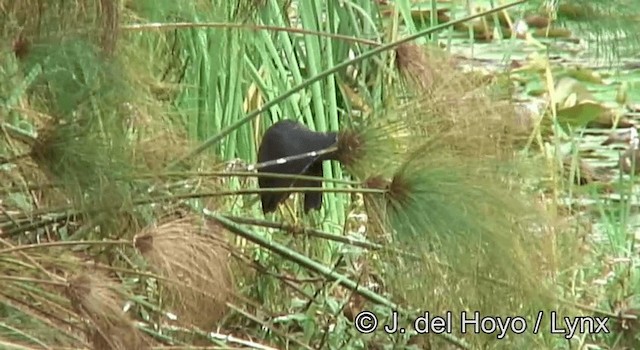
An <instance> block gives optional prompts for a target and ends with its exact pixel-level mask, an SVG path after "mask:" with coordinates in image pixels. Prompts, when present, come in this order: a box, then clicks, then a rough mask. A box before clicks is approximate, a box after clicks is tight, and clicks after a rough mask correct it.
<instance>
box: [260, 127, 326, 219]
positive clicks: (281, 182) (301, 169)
mask: <svg viewBox="0 0 640 350" xmlns="http://www.w3.org/2000/svg"><path fill="white" fill-rule="evenodd" d="M337 138H338V134H337V133H336V132H327V133H323V132H315V131H311V130H309V129H308V128H307V127H306V126H304V125H303V124H301V123H298V122H296V121H293V120H282V121H279V122H277V123H275V124H273V125H272V126H270V127H269V128H268V129H267V131H266V132H265V133H264V136H263V137H262V142H261V143H260V148H259V150H258V163H264V162H270V161H273V162H275V164H270V165H267V166H264V167H260V168H258V172H260V173H278V174H286V175H304V176H319V177H321V176H322V162H323V161H325V160H332V159H336V158H335V157H336V154H337V151H332V152H328V153H324V154H320V155H310V156H306V157H303V158H300V159H294V160H281V159H282V158H285V157H291V156H296V155H301V154H305V153H309V152H318V151H322V150H325V149H329V148H330V147H332V146H335V145H336V144H337ZM258 185H259V186H260V188H262V189H266V188H277V187H322V182H320V181H310V180H295V179H283V178H274V177H267V176H260V177H258ZM290 194H291V192H263V193H261V194H260V199H261V201H262V212H263V213H265V214H266V213H270V212H273V211H275V210H276V208H277V207H278V204H279V203H280V202H282V201H284V200H285V199H286V198H287V197H289V195H290ZM321 206H322V193H321V192H305V193H304V212H305V213H308V212H309V211H310V210H311V209H320V207H321Z"/></svg>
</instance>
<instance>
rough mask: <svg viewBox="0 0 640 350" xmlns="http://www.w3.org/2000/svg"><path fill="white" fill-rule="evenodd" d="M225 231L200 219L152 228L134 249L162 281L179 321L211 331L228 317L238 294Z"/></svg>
mask: <svg viewBox="0 0 640 350" xmlns="http://www.w3.org/2000/svg"><path fill="white" fill-rule="evenodd" d="M224 232H225V231H224V230H223V229H222V227H220V226H219V225H217V224H214V223H211V222H204V221H203V220H201V219H200V218H199V217H197V216H195V215H188V216H186V217H184V218H178V219H173V220H171V221H167V222H165V223H163V224H160V225H159V226H157V227H147V228H145V229H143V230H142V231H141V232H140V233H139V234H137V235H136V237H135V238H134V245H135V246H136V248H137V249H138V250H139V251H140V253H141V254H142V255H143V256H144V258H145V259H146V260H147V262H148V263H149V264H150V266H151V267H152V269H154V270H155V271H156V273H158V274H159V275H160V276H162V277H164V278H166V281H161V282H160V283H161V285H162V287H163V289H164V291H165V293H166V294H165V301H166V303H167V306H168V307H169V308H170V309H172V310H173V311H174V312H176V313H177V315H178V319H179V320H181V321H179V322H180V323H183V324H186V325H195V326H197V327H199V328H200V329H202V330H205V331H206V330H211V329H213V328H215V327H216V326H217V324H218V323H219V322H220V321H221V320H222V318H223V317H224V316H225V315H226V314H227V306H226V302H228V301H229V300H230V299H231V298H232V296H233V295H234V292H235V288H234V280H233V275H232V273H231V270H230V268H229V251H228V247H227V243H226V240H225V237H224V236H223V234H224Z"/></svg>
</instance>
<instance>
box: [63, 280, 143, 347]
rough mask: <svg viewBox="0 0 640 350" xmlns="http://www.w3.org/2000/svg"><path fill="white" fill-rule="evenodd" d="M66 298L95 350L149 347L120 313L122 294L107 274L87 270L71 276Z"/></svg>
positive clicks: (127, 318)
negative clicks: (84, 325) (83, 324)
mask: <svg viewBox="0 0 640 350" xmlns="http://www.w3.org/2000/svg"><path fill="white" fill-rule="evenodd" d="M65 294H66V295H67V297H68V298H69V300H70V301H71V305H72V306H73V308H74V310H75V311H76V312H77V313H78V315H79V316H80V317H81V318H83V319H84V320H85V322H86V334H87V338H89V340H90V342H91V343H92V344H93V349H95V350H130V349H149V348H150V347H149V346H150V342H149V340H148V339H147V338H146V337H145V336H144V335H143V334H142V333H141V332H140V331H139V330H138V329H137V328H136V327H135V325H134V324H133V322H132V321H131V320H130V319H129V317H128V316H127V315H126V314H125V313H124V312H123V310H122V307H123V298H122V297H121V295H122V293H121V291H119V290H118V285H117V284H116V283H115V282H113V281H111V280H110V279H109V278H108V277H107V276H105V275H103V274H101V273H97V271H91V273H89V272H85V273H81V274H78V275H75V276H72V277H71V278H69V280H68V286H67V288H66V293H65Z"/></svg>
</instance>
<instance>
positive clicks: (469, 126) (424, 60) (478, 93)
mask: <svg viewBox="0 0 640 350" xmlns="http://www.w3.org/2000/svg"><path fill="white" fill-rule="evenodd" d="M396 68H397V70H398V73H399V75H400V77H401V78H402V80H403V81H404V82H405V84H404V88H402V89H401V90H402V92H403V93H404V95H405V96H406V97H405V98H403V99H401V100H400V101H399V102H400V103H399V106H398V108H397V109H398V110H399V111H402V114H403V115H402V118H403V120H404V121H405V122H406V123H407V124H410V125H412V129H411V134H413V135H414V137H419V136H421V135H422V136H427V137H429V138H430V139H433V136H435V135H437V136H438V142H439V143H440V147H442V148H446V149H451V150H455V151H456V152H460V153H462V154H465V155H471V156H497V157H505V156H507V157H510V156H511V155H512V152H513V148H514V146H515V145H516V142H518V141H519V140H520V138H522V137H523V136H522V135H516V134H515V133H514V132H511V131H509V130H513V129H515V128H514V126H515V125H516V124H517V122H518V121H517V119H516V117H515V116H516V112H515V106H514V104H513V102H512V99H511V98H510V94H511V90H510V89H509V87H508V85H506V84H505V83H506V82H508V79H506V78H503V77H501V76H499V75H479V74H477V73H473V72H471V73H467V72H465V69H464V68H463V67H461V66H460V65H459V64H457V62H456V61H455V60H454V59H452V58H451V57H450V56H448V55H447V54H446V53H444V52H443V51H442V50H440V49H438V48H431V47H421V46H418V45H413V44H412V45H404V46H400V47H399V48H398V49H397V50H396Z"/></svg>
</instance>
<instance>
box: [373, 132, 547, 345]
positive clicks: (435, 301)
mask: <svg viewBox="0 0 640 350" xmlns="http://www.w3.org/2000/svg"><path fill="white" fill-rule="evenodd" d="M435 145H436V144H434V143H431V144H429V143H428V144H427V145H426V146H424V147H423V148H420V149H418V150H417V151H415V152H413V153H411V154H410V155H409V156H408V157H407V158H406V159H405V162H404V164H403V165H402V166H401V167H400V168H399V169H398V170H397V171H396V173H395V175H394V176H393V177H392V178H390V179H388V180H387V179H385V178H384V177H372V178H370V179H369V180H368V181H367V182H366V185H367V186H368V187H373V188H386V189H387V191H388V193H387V194H386V195H385V196H384V197H385V198H384V199H381V198H379V197H374V196H373V195H367V196H365V201H366V203H367V209H368V212H369V217H370V218H372V219H374V222H376V223H378V224H379V225H380V226H381V228H382V231H383V232H392V233H393V237H392V238H391V240H392V242H393V244H394V245H395V246H399V247H401V248H402V249H404V250H405V251H408V252H410V253H412V257H411V258H406V257H402V256H398V255H397V253H394V252H390V253H388V254H387V253H383V254H382V265H384V266H383V267H381V268H383V269H384V270H385V271H387V274H386V276H387V278H388V279H387V281H386V282H387V283H388V285H387V286H388V288H389V289H391V292H392V293H393V294H396V295H397V297H399V298H400V299H402V300H404V302H405V303H407V304H409V307H413V308H416V309H421V310H424V309H426V310H430V311H432V312H433V313H444V312H445V311H452V312H454V315H458V316H459V314H460V311H464V310H467V311H468V310H473V311H475V310H478V311H480V312H481V313H483V314H484V315H505V316H509V315H523V316H525V317H532V316H533V315H534V313H535V312H536V311H537V310H548V309H552V308H553V306H555V305H554V303H553V302H549V300H550V299H549V297H550V296H552V295H553V293H552V288H551V287H550V286H549V285H547V284H546V283H544V282H543V281H545V277H546V276H547V273H549V272H550V270H549V269H548V268H552V267H550V266H546V267H544V266H542V264H541V261H543V260H545V259H549V256H545V254H547V253H548V252H546V251H545V250H544V249H543V248H542V247H541V246H542V245H543V244H544V243H543V242H541V240H542V239H544V232H545V216H544V215H543V213H540V212H539V211H538V210H537V209H536V208H535V207H533V206H531V205H529V201H528V200H527V198H525V197H523V196H521V195H520V193H519V191H518V188H517V187H515V186H513V185H512V184H509V183H507V182H506V181H504V180H503V179H501V178H500V173H499V172H496V170H495V167H494V166H493V165H492V163H491V162H488V163H486V162H485V161H480V160H477V159H471V158H463V157H460V156H453V155H452V153H451V152H447V151H443V150H442V149H440V148H438V147H435ZM554 267H555V266H554ZM531 285H536V288H531ZM395 286H398V287H395ZM456 317H457V316H456ZM474 339H475V340H474V342H477V345H478V346H480V345H481V344H483V343H484V342H489V341H491V340H490V339H489V337H483V336H480V337H475V338H474ZM493 339H495V338H493ZM513 344H516V343H513Z"/></svg>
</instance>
